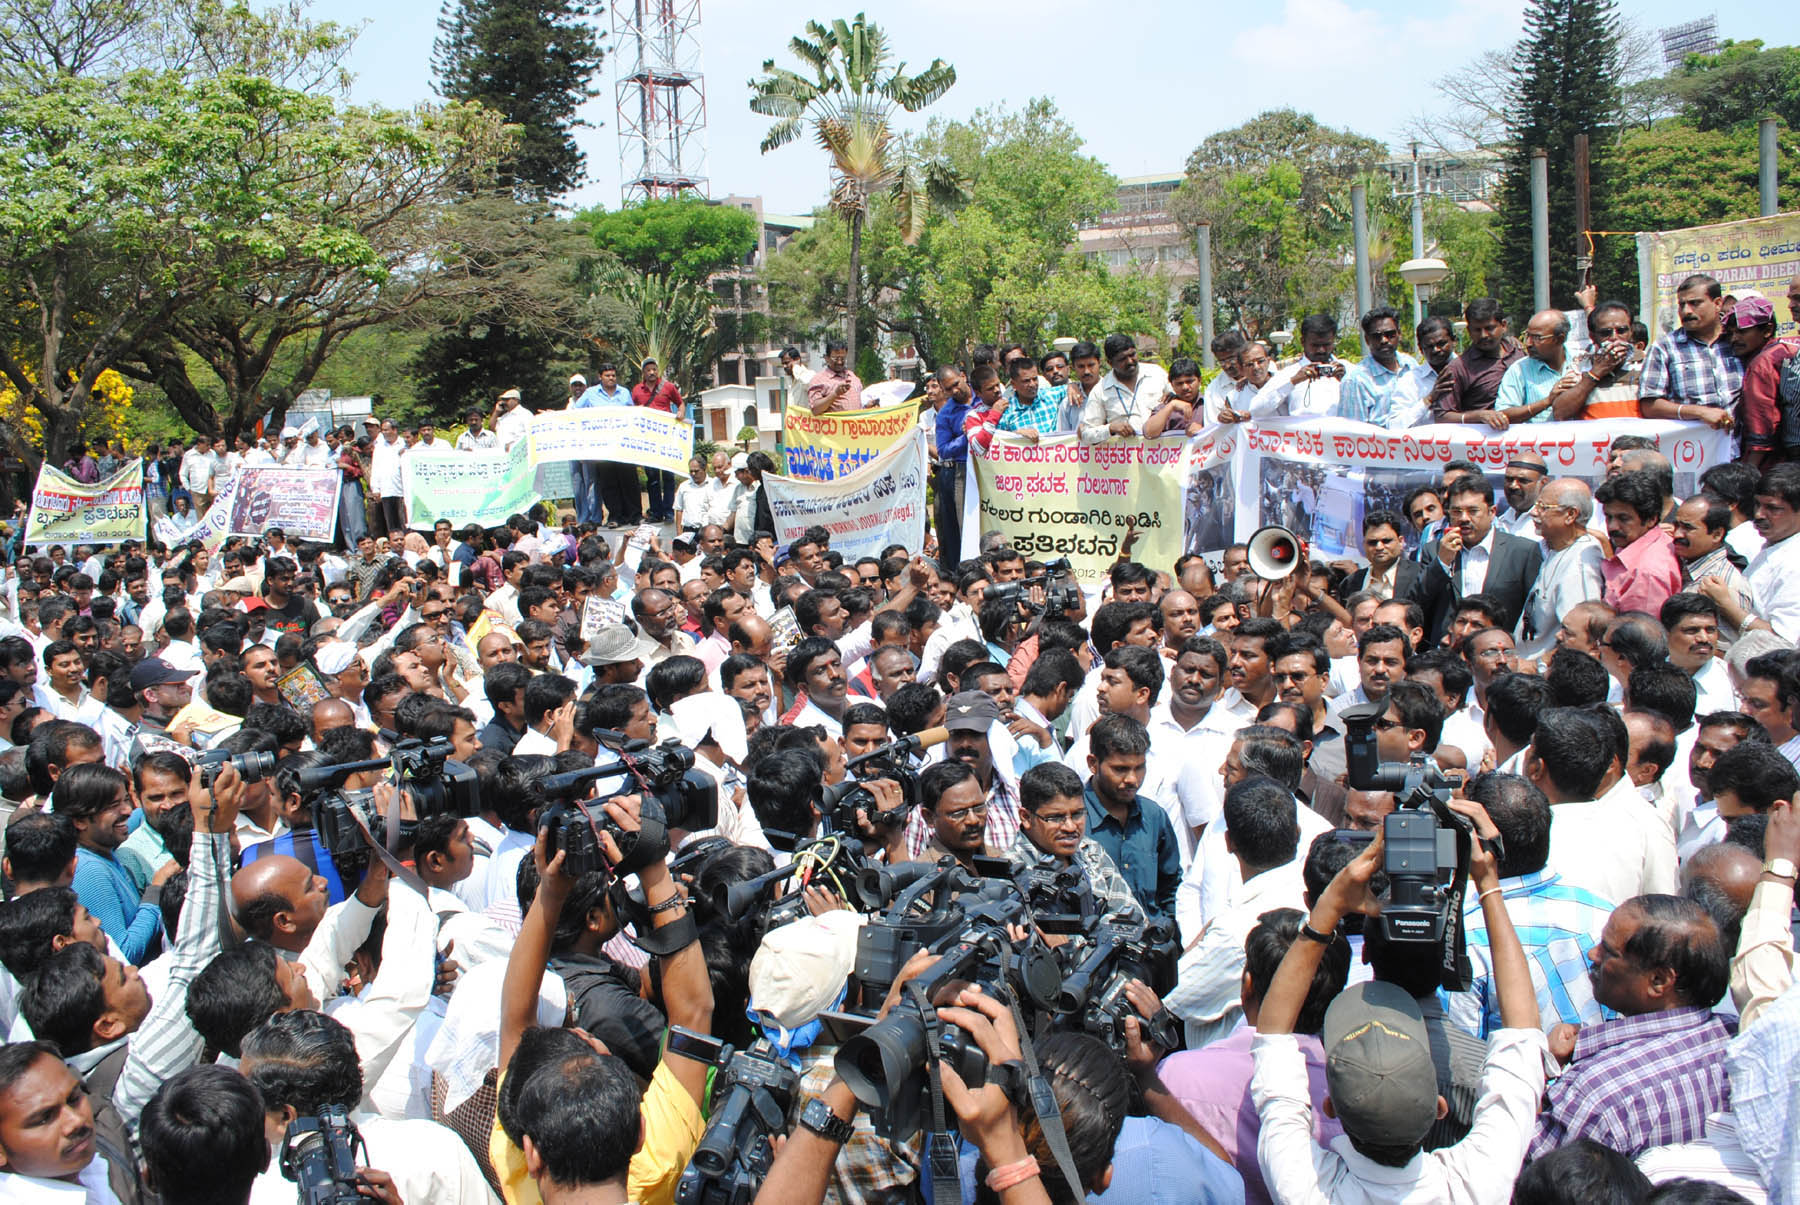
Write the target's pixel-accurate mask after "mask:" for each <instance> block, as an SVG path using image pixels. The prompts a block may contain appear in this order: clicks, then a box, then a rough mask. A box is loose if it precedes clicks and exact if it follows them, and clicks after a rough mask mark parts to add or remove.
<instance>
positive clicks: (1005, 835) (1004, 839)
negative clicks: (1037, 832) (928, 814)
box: [906, 770, 1019, 862]
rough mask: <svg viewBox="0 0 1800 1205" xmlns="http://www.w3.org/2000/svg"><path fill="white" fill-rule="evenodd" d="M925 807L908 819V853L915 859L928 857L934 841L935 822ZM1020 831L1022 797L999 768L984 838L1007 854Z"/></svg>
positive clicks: (988, 809) (989, 794)
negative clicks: (1009, 784)
mask: <svg viewBox="0 0 1800 1205" xmlns="http://www.w3.org/2000/svg"><path fill="white" fill-rule="evenodd" d="M923 811H924V809H922V808H914V809H913V811H912V815H911V816H910V817H908V818H907V821H906V853H907V856H908V857H909V858H911V859H912V860H913V861H915V862H917V861H919V860H920V859H922V858H924V857H925V850H926V848H927V847H928V846H929V845H930V844H931V842H932V830H931V825H930V824H928V823H926V821H925V817H924V815H923ZM1018 835H1019V800H1018V797H1017V796H1015V795H1014V794H1013V791H1012V787H1010V786H1008V785H1007V782H1006V776H1005V775H1003V774H1001V773H1000V771H999V770H995V771H994V786H993V789H992V790H990V791H989V792H988V797H987V826H986V828H985V829H983V831H982V840H983V841H985V842H986V843H987V847H988V848H989V849H991V850H998V851H1000V852H1001V853H1002V854H1004V852H1005V851H1006V850H1009V849H1011V848H1012V843H1013V840H1014V839H1015V838H1016V837H1018Z"/></svg>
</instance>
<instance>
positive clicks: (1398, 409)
mask: <svg viewBox="0 0 1800 1205" xmlns="http://www.w3.org/2000/svg"><path fill="white" fill-rule="evenodd" d="M1415 337H1416V340H1417V342H1416V343H1415V344H1414V346H1416V347H1417V348H1418V349H1419V355H1421V356H1422V357H1424V363H1422V364H1415V365H1413V366H1412V367H1411V368H1409V369H1407V371H1406V373H1405V374H1404V375H1403V376H1402V377H1401V378H1400V380H1399V381H1398V382H1397V383H1396V384H1395V386H1394V392H1393V393H1392V394H1391V395H1390V397H1389V403H1388V419H1387V428H1388V430H1390V431H1404V430H1405V429H1406V428H1408V427H1416V426H1418V425H1419V424H1420V423H1422V422H1425V421H1426V420H1427V418H1428V417H1429V415H1430V411H1431V405H1430V403H1429V402H1428V401H1427V400H1426V399H1428V398H1430V396H1431V388H1432V386H1434V385H1436V384H1437V379H1438V374H1439V373H1440V372H1443V371H1444V369H1445V368H1446V367H1447V366H1448V365H1449V363H1450V359H1451V357H1452V356H1454V355H1456V329H1455V328H1454V327H1452V326H1451V325H1450V320H1449V319H1448V318H1445V317H1444V316H1442V315H1441V314H1433V315H1431V316H1430V317H1429V318H1427V319H1425V321H1423V322H1421V323H1419V326H1418V330H1417V332H1416V336H1415Z"/></svg>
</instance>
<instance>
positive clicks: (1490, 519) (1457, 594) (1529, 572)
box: [1412, 475, 1544, 643]
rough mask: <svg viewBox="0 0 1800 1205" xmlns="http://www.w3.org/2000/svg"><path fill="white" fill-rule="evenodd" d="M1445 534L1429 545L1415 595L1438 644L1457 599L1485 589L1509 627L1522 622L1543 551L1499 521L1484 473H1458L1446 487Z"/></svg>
mask: <svg viewBox="0 0 1800 1205" xmlns="http://www.w3.org/2000/svg"><path fill="white" fill-rule="evenodd" d="M1444 502H1445V506H1444V511H1445V519H1446V526H1445V528H1444V533H1443V535H1442V536H1440V537H1439V538H1438V539H1436V540H1434V541H1432V542H1431V543H1430V544H1429V545H1428V546H1427V547H1426V550H1425V551H1426V556H1425V557H1424V562H1425V563H1424V565H1423V566H1421V572H1420V574H1419V577H1418V580H1416V581H1415V582H1414V583H1413V586H1412V598H1413V599H1414V600H1415V601H1416V602H1417V603H1418V604H1419V605H1420V606H1421V607H1423V608H1424V609H1425V618H1426V630H1427V631H1428V632H1429V633H1430V639H1431V641H1432V642H1433V643H1436V642H1437V641H1439V640H1442V639H1443V636H1444V632H1445V630H1446V629H1447V628H1448V627H1449V626H1450V618H1451V616H1452V615H1453V614H1454V613H1455V610H1456V601H1457V600H1458V599H1460V598H1462V597H1463V596H1464V595H1468V594H1482V595H1485V596H1486V597H1488V598H1489V599H1491V600H1493V602H1494V603H1495V604H1496V605H1497V606H1498V607H1499V608H1500V611H1501V618H1502V620H1503V622H1502V623H1501V624H1500V625H1499V626H1501V627H1502V628H1503V629H1504V630H1506V631H1513V630H1514V629H1516V628H1517V627H1518V624H1519V616H1520V614H1521V613H1522V612H1523V611H1524V609H1525V598H1526V596H1527V595H1528V594H1529V593H1530V592H1531V587H1532V583H1534V582H1536V581H1537V575H1538V570H1539V569H1540V568H1542V566H1543V563H1544V552H1543V548H1542V546H1541V545H1539V544H1538V542H1537V541H1536V540H1525V539H1521V538H1519V537H1518V536H1510V535H1507V534H1506V533H1505V532H1503V531H1501V530H1499V528H1497V527H1495V526H1494V487H1493V486H1491V485H1489V484H1488V482H1487V479H1486V478H1485V477H1480V476H1475V475H1469V476H1464V477H1458V478H1457V479H1456V480H1454V481H1452V482H1451V483H1450V484H1449V485H1448V486H1447V487H1446V497H1445V499H1444Z"/></svg>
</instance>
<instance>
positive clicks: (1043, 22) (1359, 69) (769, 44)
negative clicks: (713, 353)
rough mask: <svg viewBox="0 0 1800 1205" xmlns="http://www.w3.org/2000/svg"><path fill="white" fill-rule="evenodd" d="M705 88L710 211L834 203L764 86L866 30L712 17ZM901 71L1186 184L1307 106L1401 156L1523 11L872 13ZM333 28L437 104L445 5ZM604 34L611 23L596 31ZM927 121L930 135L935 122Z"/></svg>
mask: <svg viewBox="0 0 1800 1205" xmlns="http://www.w3.org/2000/svg"><path fill="white" fill-rule="evenodd" d="M702 3H703V8H704V11H705V19H704V24H703V26H702V31H701V44H702V59H703V61H702V64H701V65H702V69H703V71H704V72H705V75H706V83H707V116H708V131H707V164H706V166H707V172H708V175H709V177H710V179H711V182H712V187H711V192H712V195H713V196H715V197H717V196H724V195H725V194H726V193H728V192H729V193H738V194H742V195H752V194H756V193H761V194H762V195H763V196H764V198H765V204H766V207H767V208H768V209H770V210H773V211H775V212H783V213H804V212H808V211H810V210H811V208H812V207H813V206H814V205H816V204H819V203H821V202H822V201H823V200H824V199H825V197H826V195H827V192H828V181H827V174H826V168H825V160H824V156H823V154H822V153H821V152H819V151H817V150H815V149H814V148H813V147H812V146H811V145H810V144H808V143H804V142H796V143H793V144H790V145H789V146H787V147H785V148H783V149H781V150H779V151H776V152H774V153H772V154H769V155H762V154H759V153H758V151H757V143H758V142H759V141H760V140H761V137H762V134H763V131H764V129H765V128H766V126H767V122H766V121H765V120H764V119H763V118H760V117H758V116H756V115H755V114H753V113H751V112H750V111H749V108H748V106H747V103H746V102H747V99H748V96H749V90H748V87H747V81H748V80H750V79H751V77H753V76H754V75H756V74H757V73H758V71H759V70H760V67H761V64H762V61H763V60H764V59H765V58H770V57H773V58H775V59H776V60H777V61H778V62H783V63H786V64H788V65H792V60H791V59H790V58H789V56H788V55H787V51H786V45H787V40H788V39H789V38H790V37H791V36H792V35H794V34H796V33H798V32H800V30H801V29H802V28H803V27H804V25H805V23H806V21H807V20H808V19H809V18H819V19H828V18H830V17H835V16H849V15H851V14H852V13H854V12H855V11H856V9H855V7H853V6H851V5H846V6H844V7H843V8H842V9H841V10H838V9H832V8H830V7H827V6H822V5H819V4H817V3H812V4H798V3H794V2H793V0H702ZM1621 8H1623V9H1624V10H1625V11H1626V12H1628V13H1629V14H1630V16H1631V17H1632V19H1633V20H1635V21H1637V22H1639V23H1640V24H1642V25H1644V26H1647V27H1649V28H1653V29H1654V28H1659V27H1662V26H1666V25H1672V24H1676V23H1679V22H1682V21H1686V20H1691V19H1692V18H1693V17H1694V16H1696V15H1703V14H1696V12H1695V10H1694V8H1693V7H1692V6H1691V5H1686V4H1682V3H1679V2H1678V0H1630V2H1629V3H1626V4H1623V5H1621ZM862 9H863V11H865V12H866V13H867V14H868V16H869V18H870V19H871V20H873V21H876V22H878V23H879V24H881V25H882V27H883V28H884V29H886V30H887V31H888V32H889V34H890V37H891V39H892V42H893V45H894V47H895V49H896V51H897V54H898V56H899V57H901V58H903V59H905V60H907V61H908V62H909V63H910V64H912V65H913V66H914V67H919V66H923V65H924V64H926V63H928V62H930V60H931V59H932V58H933V57H941V58H943V59H945V60H947V61H948V62H951V63H953V64H954V65H955V66H956V69H957V75H958V81H957V84H956V86H955V87H954V88H952V89H951V90H950V91H949V93H947V94H946V95H945V96H944V97H943V99H941V100H939V101H938V102H937V104H936V105H934V106H933V107H932V108H931V109H930V110H929V111H928V112H929V114H931V115H942V116H944V117H948V118H957V117H966V116H967V115H968V114H970V113H971V112H973V111H974V110H976V109H978V108H982V107H986V106H993V105H998V104H1009V105H1013V106H1017V105H1020V104H1022V103H1023V102H1024V101H1025V100H1027V99H1029V98H1030V97H1033V96H1043V95H1047V96H1049V97H1051V98H1052V99H1054V100H1055V101H1056V103H1057V106H1058V108H1059V109H1060V110H1061V111H1062V113H1063V115H1064V116H1065V117H1066V118H1067V119H1068V120H1069V121H1070V122H1071V123H1072V124H1073V125H1074V127H1075V129H1076V130H1077V131H1078V132H1079V133H1080V134H1081V136H1082V138H1083V139H1084V140H1085V142H1086V148H1085V149H1086V150H1087V152H1088V153H1089V154H1092V155H1095V156H1097V157H1098V158H1099V159H1101V160H1102V161H1103V162H1105V163H1106V164H1107V165H1108V166H1109V167H1110V168H1111V169H1112V170H1113V171H1114V172H1115V173H1117V174H1119V175H1122V176H1129V175H1139V174H1144V173H1149V172H1161V171H1178V170H1180V169H1181V167H1182V165H1183V163H1184V162H1185V161H1186V159H1187V155H1188V152H1189V151H1191V150H1192V149H1193V148H1194V146H1195V145H1196V144H1197V143H1199V142H1200V140H1201V139H1203V138H1205V137H1206V136H1207V135H1208V134H1211V133H1214V132H1216V131H1218V130H1222V129H1228V128H1230V127H1231V126H1234V125H1236V124H1238V123H1239V122H1242V121H1244V120H1245V119H1247V118H1249V117H1253V116H1255V115H1256V114H1257V113H1259V112H1261V111H1263V110H1265V109H1271V108H1279V107H1282V106H1292V107H1295V108H1299V109H1303V110H1307V111H1310V112H1312V113H1313V114H1314V115H1315V116H1317V117H1318V118H1319V119H1320V120H1322V121H1325V122H1327V123H1329V124H1332V125H1337V126H1343V127H1348V128H1351V129H1354V130H1356V131H1358V132H1360V133H1364V134H1367V135H1370V136H1372V137H1378V138H1384V139H1388V140H1390V141H1396V142H1397V141H1398V139H1399V135H1400V127H1401V124H1402V123H1403V121H1404V120H1405V118H1406V117H1407V116H1408V115H1410V114H1412V113H1415V112H1419V111H1426V110H1431V109H1434V108H1436V107H1437V99H1436V96H1435V94H1434V93H1433V91H1432V89H1431V81H1432V80H1433V79H1435V78H1437V77H1438V76H1440V75H1443V74H1445V73H1446V72H1447V71H1450V70H1452V69H1454V68H1456V67H1458V66H1460V65H1461V64H1463V63H1465V62H1467V61H1468V60H1470V59H1472V58H1474V57H1475V56H1476V55H1477V54H1478V53H1480V52H1481V51H1482V50H1483V49H1486V48H1489V47H1495V46H1503V45H1509V44H1510V43H1511V42H1512V41H1514V40H1515V39H1516V38H1517V37H1518V35H1519V30H1520V13H1521V11H1522V10H1523V2H1522V0H1439V2H1438V3H1436V4H1431V5H1421V4H1419V3H1417V2H1416V0H1410V2H1400V0H1268V2H1266V3H1261V4H1221V3H1218V2H1217V0H1202V2H1200V3H1194V2H1193V0H1131V2H1130V3H1127V4H1118V5H1108V4H1100V3H1095V2H1094V0H1030V2H1028V3H1027V2H1022V0H973V2H972V3H971V2H970V0H905V2H903V3H902V2H898V0H866V3H864V4H863V5H862ZM309 11H310V12H311V14H312V15H313V16H314V17H315V18H318V19H324V20H334V21H341V22H345V23H349V24H361V25H362V35H361V37H360V38H359V40H358V42H357V45H356V48H355V50H354V52H353V54H352V57H351V59H350V63H349V66H350V68H351V70H352V71H354V72H355V73H356V82H355V84H354V87H353V90H352V95H353V97H354V98H355V99H357V100H359V101H366V102H376V103H381V104H385V105H392V106H410V105H412V104H416V103H418V102H421V101H427V100H431V99H433V95H434V94H433V92H432V75H431V44H432V40H433V38H434V37H435V36H436V33H437V18H438V13H439V4H438V2H437V0H387V2H386V3H384V4H380V5H377V6H375V7H374V9H373V15H370V14H371V9H370V6H369V5H367V4H366V3H356V2H355V0H315V2H314V3H313V5H312V7H311V9H310V10H309ZM1716 15H1717V17H1718V20H1719V33H1720V36H1722V37H1727V38H1737V39H1746V38H1752V37H1761V38H1763V39H1764V41H1765V42H1767V43H1768V44H1770V45H1784V44H1794V43H1796V42H1800V10H1796V9H1795V8H1793V7H1791V6H1788V5H1779V4H1778V5H1757V6H1751V5H1749V4H1747V3H1739V4H1736V5H1733V6H1730V7H1728V8H1726V9H1721V10H1720V11H1718V12H1717V14H1716ZM599 20H600V21H601V23H602V27H603V28H604V27H605V26H606V23H607V21H608V18H606V17H605V16H602V17H601V18H599ZM612 65H613V64H612V62H611V60H610V58H609V61H608V64H607V66H606V68H605V69H604V70H605V78H604V80H603V81H602V89H601V93H602V94H601V96H599V97H597V98H596V99H595V100H594V101H592V102H590V104H589V105H588V107H587V109H586V110H585V116H586V118H587V119H588V120H589V121H590V122H592V123H593V126H592V128H588V129H583V130H581V131H579V132H578V134H577V137H578V140H579V142H580V144H581V146H582V148H583V149H584V150H585V151H586V152H587V156H588V162H587V168H588V176H589V182H588V183H587V185H585V186H584V187H583V188H582V189H581V190H580V192H579V193H577V194H576V195H575V196H574V197H573V198H572V199H573V200H574V201H575V202H576V203H578V204H582V205H592V204H604V205H607V206H609V207H616V206H617V205H618V203H619V145H618V136H617V130H616V126H615V122H614V114H613V97H614V93H613V78H612ZM923 120H924V118H923V117H921V118H920V119H919V121H920V122H921V123H922V121H923Z"/></svg>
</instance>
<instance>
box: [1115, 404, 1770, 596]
mask: <svg viewBox="0 0 1800 1205" xmlns="http://www.w3.org/2000/svg"><path fill="white" fill-rule="evenodd" d="M1625 434H1631V435H1645V436H1648V437H1649V438H1651V439H1652V440H1654V441H1655V442H1656V446H1657V448H1658V449H1659V450H1660V451H1661V452H1662V453H1663V455H1665V456H1667V457H1668V458H1669V460H1670V462H1671V463H1672V464H1673V465H1674V467H1675V494H1676V496H1677V497H1687V496H1689V495H1691V494H1693V493H1695V492H1696V490H1697V489H1698V485H1697V482H1698V479H1699V476H1700V474H1701V473H1703V472H1705V471H1706V470H1707V469H1710V468H1711V467H1712V466H1714V465H1715V464H1723V463H1725V462H1727V461H1729V460H1731V459H1732V458H1733V456H1734V455H1735V452H1734V450H1733V446H1732V439H1731V433H1730V432H1729V431H1719V430H1715V429H1714V428H1712V427H1709V426H1707V425H1706V424H1705V423H1687V422H1675V421H1672V420H1659V419H1615V420H1611V421H1608V422H1604V423H1600V422H1571V423H1523V424H1520V425H1518V426H1515V427H1512V428H1510V429H1508V430H1505V431H1495V430H1494V429H1492V428H1491V427H1486V426H1481V425H1477V424H1465V425H1453V424H1443V425H1434V426H1427V427H1414V428H1411V429H1409V430H1406V431H1389V430H1387V429H1385V428H1382V427H1374V426H1370V425H1368V424H1366V423H1358V422H1351V421H1350V420H1349V419H1341V418H1304V419H1302V418H1276V419H1267V420H1263V421H1261V422H1249V423H1241V424H1238V425H1235V426H1232V425H1214V426H1211V427H1207V428H1205V429H1204V430H1202V431H1200V432H1198V433H1197V434H1195V435H1194V436H1193V437H1192V439H1191V440H1190V441H1189V442H1188V447H1187V451H1186V454H1185V456H1184V458H1183V462H1182V466H1181V471H1180V474H1179V478H1178V479H1179V480H1180V481H1181V482H1182V483H1184V484H1183V489H1182V491H1181V500H1180V503H1179V505H1180V509H1181V514H1182V529H1183V531H1184V533H1185V534H1184V537H1183V539H1182V543H1181V547H1180V549H1178V550H1177V551H1178V553H1179V552H1199V553H1204V552H1217V551H1219V550H1221V549H1223V548H1225V547H1226V546H1227V545H1229V544H1231V543H1233V542H1235V541H1240V540H1245V539H1248V538H1249V536H1250V534H1251V533H1252V532H1254V531H1255V530H1256V529H1257V528H1259V527H1263V526H1266V525H1269V524H1279V525H1280V526H1282V527H1286V528H1288V529H1289V530H1291V531H1293V532H1294V534H1296V535H1298V536H1299V537H1300V538H1301V539H1303V540H1306V541H1308V542H1310V543H1311V545H1312V552H1313V554H1314V555H1315V556H1316V557H1318V558H1320V559H1323V560H1337V559H1351V560H1360V559H1361V557H1362V526H1363V516H1364V515H1365V514H1368V513H1369V512H1371V511H1375V510H1387V511H1393V512H1395V513H1396V514H1399V513H1403V512H1402V504H1403V502H1404V500H1405V498H1406V494H1407V491H1409V490H1411V489H1412V488H1414V487H1415V486H1419V485H1428V484H1431V483H1433V482H1436V481H1437V480H1439V479H1440V478H1441V477H1442V476H1443V471H1444V466H1445V465H1446V464H1448V463H1450V462H1451V461H1452V460H1467V461H1470V462H1472V463H1474V464H1476V465H1478V466H1480V468H1481V470H1482V475H1483V476H1485V477H1486V478H1487V479H1488V481H1489V482H1490V483H1491V484H1492V485H1493V487H1494V505H1495V508H1496V509H1502V508H1504V507H1505V505H1506V502H1505V472H1506V462H1507V461H1508V460H1511V459H1512V458H1513V457H1515V456H1517V455H1518V454H1519V453H1521V452H1535V453H1537V454H1538V455H1540V456H1542V457H1543V458H1544V462H1545V464H1546V465H1547V466H1548V467H1549V471H1550V475H1551V476H1552V477H1580V478H1582V479H1583V480H1585V481H1587V482H1588V483H1589V484H1590V485H1597V484H1598V483H1599V482H1600V481H1601V480H1602V479H1603V478H1604V477H1605V476H1606V456H1607V449H1608V447H1609V446H1610V445H1611V443H1612V441H1613V440H1614V439H1616V438H1617V437H1618V436H1620V435H1625ZM1099 446H1101V447H1105V446H1106V445H1104V444H1103V445H1099ZM1402 534H1404V535H1405V536H1406V537H1407V539H1408V544H1409V546H1410V545H1411V544H1412V543H1413V542H1414V536H1413V533H1412V532H1411V530H1410V525H1408V530H1407V531H1405V532H1403V533H1402ZM1138 559H1140V560H1144V561H1146V562H1150V563H1156V564H1162V563H1165V562H1161V561H1157V562H1151V561H1150V558H1149V557H1147V556H1140V557H1139V558H1138ZM1169 561H1170V562H1172V561H1173V556H1171V557H1170V558H1169Z"/></svg>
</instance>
